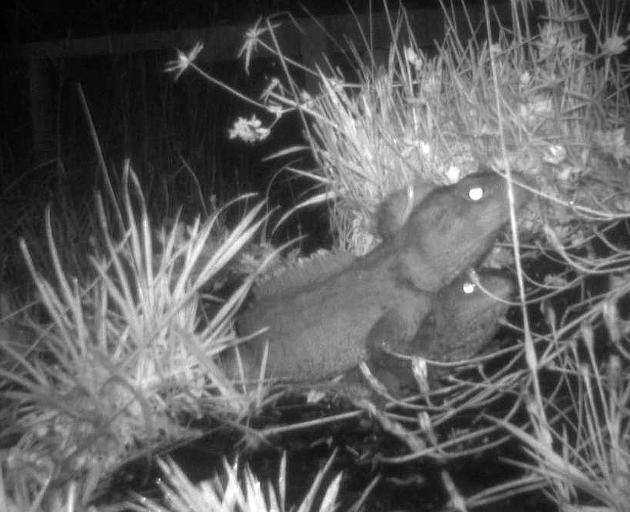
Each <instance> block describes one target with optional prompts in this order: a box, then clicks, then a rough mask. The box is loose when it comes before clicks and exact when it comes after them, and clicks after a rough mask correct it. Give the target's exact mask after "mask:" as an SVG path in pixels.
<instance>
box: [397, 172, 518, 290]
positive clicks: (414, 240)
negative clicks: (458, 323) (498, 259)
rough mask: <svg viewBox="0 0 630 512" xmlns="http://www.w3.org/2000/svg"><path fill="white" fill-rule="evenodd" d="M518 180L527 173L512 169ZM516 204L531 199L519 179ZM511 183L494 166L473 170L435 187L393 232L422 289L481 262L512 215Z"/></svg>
mask: <svg viewBox="0 0 630 512" xmlns="http://www.w3.org/2000/svg"><path fill="white" fill-rule="evenodd" d="M512 176H513V178H514V181H515V182H521V183H524V182H525V180H524V178H523V176H522V175H520V174H518V173H512ZM513 190H514V207H515V209H516V210H519V209H520V208H521V207H522V206H523V205H524V204H525V203H526V202H527V200H528V199H529V197H530V194H529V192H527V191H526V190H525V189H524V188H521V187H519V186H518V185H516V184H514V187H513ZM507 191H508V184H507V181H506V180H505V179H504V178H503V177H501V176H500V175H498V174H496V173H492V172H480V173H474V174H470V175H468V176H466V177H465V178H463V179H461V180H460V181H459V182H457V183H455V184H454V185H448V186H444V187H438V188H435V189H434V190H432V191H431V192H430V193H429V194H428V195H427V196H426V197H425V198H424V200H423V201H422V202H421V203H420V204H418V205H417V206H416V207H415V208H414V209H413V210H412V212H411V214H410V215H409V218H408V219H407V221H406V222H405V224H404V226H402V228H401V229H400V230H399V231H398V232H397V233H396V234H395V236H394V237H393V238H392V243H393V246H394V247H393V250H394V251H397V252H398V253H399V254H400V255H401V258H400V264H401V265H402V267H403V268H402V269H401V270H402V275H403V276H404V279H406V280H408V281H410V282H411V283H413V285H414V286H416V287H417V288H418V289H421V290H426V291H437V290H439V289H440V288H442V287H443V286H444V285H446V284H448V283H450V282H451V281H452V280H453V279H454V278H455V277H456V276H457V275H459V274H461V273H462V272H463V271H464V270H466V269H467V268H470V267H472V266H474V265H475V264H476V263H478V262H479V261H480V260H481V259H482V258H483V256H485V254H486V253H487V252H488V251H489V250H490V248H491V247H492V245H493V244H494V242H495V238H496V236H497V233H498V231H499V230H500V229H501V228H502V227H503V226H504V225H505V224H506V223H507V221H508V219H509V201H508V195H507Z"/></svg>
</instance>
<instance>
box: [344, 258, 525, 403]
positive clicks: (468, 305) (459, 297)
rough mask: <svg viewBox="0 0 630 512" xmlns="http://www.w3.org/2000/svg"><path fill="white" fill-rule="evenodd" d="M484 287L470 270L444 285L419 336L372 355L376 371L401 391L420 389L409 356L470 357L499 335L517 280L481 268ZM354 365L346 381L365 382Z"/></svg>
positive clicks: (388, 385)
mask: <svg viewBox="0 0 630 512" xmlns="http://www.w3.org/2000/svg"><path fill="white" fill-rule="evenodd" d="M478 278H479V282H480V284H481V288H480V287H479V286H477V285H476V284H474V283H473V282H472V280H471V279H469V278H468V277H467V276H466V275H465V274H463V275H461V276H459V277H458V278H456V279H455V280H454V281H453V282H452V283H451V284H449V285H447V286H445V287H444V288H442V289H441V290H440V291H439V292H438V293H437V294H436V296H435V298H434V301H433V307H432V310H431V313H430V314H429V315H427V317H426V318H425V319H424V320H423V322H422V324H421V326H420V329H419V330H418V333H417V334H416V336H415V337H414V339H413V340H412V341H411V342H410V343H409V344H408V345H407V346H405V347H404V349H403V350H402V351H401V352H399V353H398V354H388V353H387V352H388V350H387V346H386V345H384V346H381V347H379V349H380V350H382V351H383V352H385V353H379V354H377V357H373V358H371V360H370V370H371V371H372V372H373V373H374V375H375V376H376V377H377V378H378V379H379V380H380V381H381V382H382V383H383V384H384V385H385V387H386V388H387V389H388V390H389V392H390V393H392V394H393V395H395V396H399V395H401V394H402V390H403V389H405V388H407V389H415V388H416V387H417V385H416V380H415V378H414V376H413V373H412V371H411V363H410V361H409V360H408V359H409V358H408V357H407V356H409V355H413V356H421V357H423V358H425V359H429V360H433V361H440V362H452V361H458V360H465V359H469V358H471V357H473V356H475V355H477V354H478V353H479V352H481V351H482V350H483V349H484V348H485V347H486V345H487V344H488V343H489V342H490V340H491V339H492V337H493V336H494V334H495V332H496V330H497V329H498V327H499V322H498V321H499V319H500V318H502V317H503V316H504V315H505V313H506V312H507V309H508V307H509V304H508V302H507V301H508V300H509V298H510V297H511V296H512V294H513V292H514V281H513V280H512V279H510V278H509V277H508V274H507V273H505V272H501V271H496V270H483V271H479V272H478ZM401 356H402V357H401ZM357 374H358V370H353V371H351V372H350V374H349V375H348V376H346V381H351V382H361V379H360V377H359V376H358V375H357Z"/></svg>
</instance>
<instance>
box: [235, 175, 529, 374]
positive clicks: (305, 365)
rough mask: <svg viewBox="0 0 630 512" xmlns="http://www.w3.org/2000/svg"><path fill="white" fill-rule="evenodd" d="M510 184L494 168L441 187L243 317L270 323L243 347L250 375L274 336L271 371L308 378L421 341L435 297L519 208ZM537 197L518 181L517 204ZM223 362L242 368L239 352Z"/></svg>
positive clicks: (255, 327) (255, 325)
mask: <svg viewBox="0 0 630 512" xmlns="http://www.w3.org/2000/svg"><path fill="white" fill-rule="evenodd" d="M506 190H507V184H506V182H505V181H504V180H503V179H502V178H501V177H499V176H498V175H496V174H493V173H476V174H472V175H469V176H467V177H465V178H464V179H462V180H460V181H459V182H458V183H456V184H454V185H450V186H444V187H437V188H435V189H433V190H432V191H430V193H428V194H427V195H426V197H425V198H424V200H423V201H422V202H421V203H420V204H418V205H416V206H415V207H414V208H413V209H412V211H411V213H410V215H409V216H408V217H407V218H406V220H405V222H404V224H403V225H402V226H401V228H400V229H399V230H397V231H396V232H395V233H394V234H393V235H392V236H391V237H390V238H388V239H387V240H386V242H384V243H382V244H381V245H380V246H378V247H377V248H376V249H375V250H374V251H372V252H370V253H369V254H367V255H365V256H364V257H361V258H357V259H355V260H354V261H352V262H350V263H349V264H348V265H347V266H345V267H344V268H341V269H339V270H338V271H336V272H333V273H332V274H330V275H327V276H326V277H325V278H323V279H319V280H316V281H314V282H312V283H307V284H304V285H301V286H298V287H294V286H293V287H292V286H289V287H288V289H287V292H286V293H283V292H282V291H279V292H278V293H275V294H273V295H270V296H265V297H263V298H261V299H260V300H259V301H257V302H256V303H254V305H253V307H252V308H250V309H249V310H248V311H246V312H245V313H243V314H242V315H241V316H240V317H239V318H238V319H237V329H238V331H239V334H240V335H241V336H246V335H251V334H253V333H255V332H257V331H259V330H260V329H263V328H265V327H267V326H268V327H269V329H268V330H267V331H266V332H265V333H264V334H262V335H261V336H260V337H259V338H260V339H257V340H253V341H251V342H248V343H246V344H245V346H243V347H242V348H241V358H242V360H243V362H244V364H245V367H246V375H248V376H249V377H250V378H251V377H255V376H256V375H258V369H259V368H258V364H259V361H260V360H261V356H262V353H263V346H264V343H263V341H264V340H268V341H269V345H268V346H269V357H268V361H267V367H266V376H267V377H271V378H273V379H280V380H291V381H299V382H309V381H319V380H322V379H325V378H327V377H329V376H333V375H337V374H340V373H343V372H345V371H347V370H349V369H350V368H352V367H354V366H356V365H357V364H358V363H359V362H360V361H361V360H364V359H366V358H367V357H369V356H370V357H378V352H379V351H380V350H382V349H388V350H394V351H400V349H403V350H404V349H409V347H412V348H413V345H410V344H411V343H412V341H413V339H414V337H415V336H416V334H417V333H418V332H419V329H420V326H421V324H422V321H423V320H424V318H425V317H426V316H427V314H429V312H430V310H431V304H432V299H433V296H434V295H435V294H436V293H437V292H438V291H439V290H440V289H441V288H443V287H444V286H446V285H448V284H449V283H450V282H451V281H453V279H455V277H456V276H457V275H459V274H461V273H462V272H463V271H464V270H465V269H467V268H469V267H471V266H472V265H474V264H475V263H476V262H478V261H479V260H480V259H481V258H482V257H483V255H485V254H486V253H487V251H488V250H489V249H490V248H491V246H492V244H493V243H494V240H495V237H496V234H497V232H498V231H499V230H500V229H501V227H502V226H503V225H504V223H505V221H506V220H507V219H508V216H509V207H508V201H507V195H506ZM478 192H481V194H480V195H481V197H478V194H477V193H478ZM527 198H528V194H527V193H526V192H525V191H523V190H522V189H515V200H516V204H515V206H516V207H517V208H519V207H520V206H522V205H523V204H524V203H525V201H526V200H527ZM223 366H224V368H225V369H226V371H227V373H228V374H229V375H231V376H233V377H237V376H238V372H237V371H236V365H235V362H234V357H233V355H229V354H228V355H226V356H225V357H224V359H223Z"/></svg>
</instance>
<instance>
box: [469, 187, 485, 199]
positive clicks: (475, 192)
mask: <svg viewBox="0 0 630 512" xmlns="http://www.w3.org/2000/svg"><path fill="white" fill-rule="evenodd" d="M468 197H469V198H470V199H471V200H473V201H479V200H481V199H482V198H483V187H472V188H470V189H468Z"/></svg>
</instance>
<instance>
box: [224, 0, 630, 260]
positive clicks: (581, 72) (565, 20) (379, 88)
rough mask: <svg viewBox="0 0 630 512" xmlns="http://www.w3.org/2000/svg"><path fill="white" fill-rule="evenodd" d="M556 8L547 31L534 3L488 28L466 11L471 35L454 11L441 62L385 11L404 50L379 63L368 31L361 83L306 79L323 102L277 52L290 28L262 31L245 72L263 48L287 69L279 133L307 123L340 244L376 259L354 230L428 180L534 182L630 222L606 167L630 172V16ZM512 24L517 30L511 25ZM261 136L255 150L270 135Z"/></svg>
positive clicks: (271, 90) (491, 20)
mask: <svg viewBox="0 0 630 512" xmlns="http://www.w3.org/2000/svg"><path fill="white" fill-rule="evenodd" d="M544 8H545V10H546V13H545V14H546V16H547V18H546V21H544V22H543V23H542V25H541V26H540V27H539V29H538V30H536V27H533V26H530V23H529V21H528V20H529V19H530V10H529V8H528V6H527V3H526V2H512V3H511V12H510V13H506V12H504V16H503V17H501V18H500V17H498V16H496V17H495V13H494V11H490V10H489V9H486V12H485V19H484V20H483V21H484V23H482V24H481V25H475V24H474V23H475V22H473V21H472V14H469V13H468V11H467V10H466V9H465V8H462V13H463V14H464V19H465V22H464V23H463V25H464V26H461V24H460V25H459V26H458V24H457V22H456V16H455V15H454V14H453V13H452V12H451V11H450V10H449V9H448V8H447V6H446V5H444V6H443V10H444V13H445V17H446V22H447V33H446V38H445V41H444V42H443V43H442V44H441V45H440V46H439V47H438V49H437V55H435V56H429V55H427V54H426V53H425V52H423V51H422V49H421V48H419V46H418V44H417V43H416V41H415V39H414V37H413V30H412V27H411V25H410V22H409V19H408V18H407V16H406V14H405V13H404V11H403V12H401V13H399V15H398V17H397V18H395V19H394V17H393V16H391V14H390V12H389V11H388V10H387V9H386V10H385V13H386V15H387V16H388V22H389V26H390V31H391V36H392V41H393V44H392V46H391V49H390V53H389V56H388V60H387V62H385V63H380V64H379V63H378V62H375V61H374V57H373V53H372V52H371V51H370V47H369V44H368V41H370V40H371V38H370V37H369V34H365V33H364V32H363V31H362V30H363V29H362V27H361V25H360V24H359V21H358V20H357V25H358V26H359V29H360V30H361V33H362V34H363V39H364V41H363V42H364V44H365V46H366V50H367V52H363V51H362V49H361V48H357V46H354V45H352V43H351V44H350V48H349V49H348V54H349V55H350V58H351V59H352V60H353V65H354V68H355V71H356V74H357V76H358V78H359V80H358V83H353V82H352V80H348V79H347V77H344V76H342V75H340V74H339V72H338V70H337V69H338V68H336V67H333V66H332V65H331V66H330V67H329V69H326V70H321V69H318V70H306V72H308V73H312V74H313V75H314V76H316V77H317V78H318V79H319V83H320V88H321V91H320V94H318V95H317V96H311V95H310V94H308V93H306V92H304V91H302V90H301V89H300V87H299V86H298V82H297V80H296V79H294V76H293V70H295V71H296V72H297V71H298V70H299V72H302V71H304V68H303V66H300V65H298V64H297V63H295V62H294V61H292V60H291V59H289V58H288V57H286V56H285V55H284V54H283V51H282V48H281V47H279V46H278V39H279V38H278V37H276V34H275V32H276V31H277V30H278V26H279V25H278V24H277V23H275V22H274V21H273V20H267V21H266V22H263V23H261V22H259V23H258V24H257V25H256V27H254V29H252V30H251V31H250V32H249V33H248V35H247V38H246V43H245V46H244V49H243V53H244V54H245V56H246V63H247V62H248V60H249V59H250V58H251V55H252V53H253V51H254V50H255V49H259V48H262V49H263V50H265V51H268V52H270V53H271V54H273V55H274V56H275V57H277V58H278V60H279V61H280V63H281V66H282V67H281V69H283V71H284V74H285V76H284V79H285V82H284V83H283V82H280V81H279V80H277V79H276V80H274V81H273V82H271V83H270V85H269V87H268V88H267V89H266V90H265V93H264V95H263V99H264V107H265V108H266V110H267V111H268V112H269V113H271V114H273V116H274V117H275V118H276V120H277V118H278V117H279V116H281V115H282V114H283V113H284V112H285V111H286V110H287V109H297V110H298V112H299V113H300V115H302V116H303V119H304V128H305V130H306V134H307V138H308V142H309V143H310V146H311V150H312V152H313V153H314V155H315V156H316V157H317V159H318V160H319V162H320V164H321V171H322V174H319V175H315V174H314V175H313V177H314V178H315V179H316V180H318V181H319V182H320V183H324V184H325V185H326V187H327V189H328V190H329V192H330V194H331V195H332V196H333V197H335V198H336V202H335V208H336V215H335V220H336V221H337V227H338V228H339V234H340V244H341V245H350V246H351V247H352V248H353V249H354V250H356V251H357V252H362V251H365V250H367V249H369V247H370V245H371V244H369V243H367V244H365V243H364V244H363V245H361V246H360V247H355V246H352V244H351V243H349V242H350V240H355V241H357V242H358V240H359V239H358V238H356V237H355V236H354V234H353V232H354V230H356V229H357V228H360V227H361V226H363V228H362V229H364V230H365V229H366V228H368V227H369V222H367V221H368V220H369V219H370V217H371V215H372V212H373V208H374V206H375V204H376V203H378V201H380V199H382V197H383V196H384V194H386V193H387V192H388V191H390V190H392V189H394V188H397V187H400V186H402V185H404V184H406V183H409V182H411V181H413V180H414V179H418V178H420V179H424V180H429V181H433V182H437V183H450V182H453V181H456V180H458V179H459V178H460V177H462V176H464V175H466V174H468V173H470V172H472V171H474V170H476V169H477V167H478V166H479V164H489V163H492V164H493V165H494V166H495V167H497V168H499V169H507V168H512V169H518V170H520V171H521V172H524V173H526V174H528V175H530V176H532V177H535V181H536V183H537V188H538V189H539V190H540V191H541V192H542V193H543V194H544V195H545V196H548V197H551V198H553V199H554V202H556V203H558V204H559V205H565V206H566V205H567V204H568V203H569V201H571V202H572V204H573V205H574V206H577V207H578V210H579V211H582V212H583V213H584V214H586V215H589V216H597V217H598V218H600V219H601V218H610V217H612V216H614V215H615V214H619V213H623V212H627V211H628V210H629V209H630V204H629V203H628V201H627V198H626V197H625V196H623V195H622V196H616V197H615V201H614V202H613V203H609V204H602V202H601V201H602V200H603V198H604V197H607V195H608V194H610V193H611V192H612V193H615V192H619V191H621V188H622V183H623V176H621V175H620V174H619V173H618V172H617V171H615V166H614V165H610V164H609V163H607V159H611V160H616V161H617V162H618V163H622V162H627V161H628V160H629V159H630V145H628V142H627V137H626V134H625V126H624V123H623V119H625V118H627V116H628V114H629V113H630V110H629V107H630V102H629V101H628V97H627V92H626V89H627V75H626V74H625V73H624V68H623V66H622V65H621V64H620V62H619V60H618V57H619V55H620V54H621V53H623V52H624V51H625V49H626V38H624V37H623V35H622V34H621V27H620V23H621V22H620V20H621V12H620V11H619V10H615V9H614V8H612V7H611V4H610V3H609V2H604V3H603V5H600V6H598V8H597V9H598V10H597V12H595V13H593V12H589V11H588V10H587V7H586V5H585V4H584V3H582V2H580V1H575V2H573V1H566V2H552V1H548V2H545V7H544ZM508 14H509V15H510V16H506V15H508ZM506 17H511V26H510V27H508V26H504V25H503V24H502V23H503V22H504V20H505V19H506ZM482 19H483V16H482ZM489 27H493V28H489ZM462 33H465V34H472V35H473V37H471V38H470V39H462V36H461V34H462ZM482 34H483V35H482ZM333 44H336V45H337V46H339V43H337V42H333ZM366 53H367V57H365V56H364V55H365V54H366ZM275 122H276V121H274V122H273V123H275ZM257 123H258V124H257V125H256V126H255V127H254V126H253V125H252V128H251V129H250V130H248V131H247V133H248V134H249V140H257V138H260V136H257V135H256V134H260V133H261V130H263V129H264V130H265V133H267V129H268V128H269V127H265V126H260V121H257ZM273 123H272V124H271V125H270V127H271V126H273ZM241 124H242V123H241ZM246 124H247V123H246ZM250 124H251V123H250ZM241 128H242V127H241ZM235 131H239V130H237V129H235ZM240 131H241V132H242V131H243V130H242V129H241V130H240ZM296 149H297V148H296ZM578 185H586V187H585V186H578ZM321 197H322V198H323V197H324V196H323V195H322V196H321ZM326 197H330V196H326ZM580 208H581V210H580ZM573 218H574V217H572V216H570V215H567V213H566V211H565V210H564V209H563V208H558V209H557V210H554V211H553V212H552V218H551V219H550V223H551V224H552V225H554V226H557V227H558V228H559V229H560V228H562V236H561V238H562V240H563V241H564V240H568V239H569V235H570V234H574V231H573V230H571V229H570V228H569V227H567V226H566V224H568V223H570V221H571V220H572V219H573ZM353 237H354V238H353Z"/></svg>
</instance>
